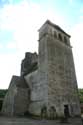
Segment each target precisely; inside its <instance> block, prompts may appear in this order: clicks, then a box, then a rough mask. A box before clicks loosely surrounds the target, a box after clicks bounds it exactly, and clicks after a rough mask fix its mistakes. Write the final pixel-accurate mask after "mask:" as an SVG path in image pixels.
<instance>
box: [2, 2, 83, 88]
mask: <svg viewBox="0 0 83 125" xmlns="http://www.w3.org/2000/svg"><path fill="white" fill-rule="evenodd" d="M70 4H72V1H71V0H70ZM80 13H82V14H83V10H82V9H81V10H80ZM47 19H49V20H51V21H52V22H53V23H55V24H57V25H59V26H61V27H62V28H63V29H64V30H65V31H67V32H68V33H69V34H70V35H71V44H72V46H73V53H74V62H75V67H76V75H77V81H78V86H79V87H80V88H83V79H82V74H83V70H82V69H83V66H82V64H83V58H82V54H83V49H82V47H83V42H82V41H83V37H82V34H83V16H82V15H81V16H80V21H79V22H78V23H76V24H75V25H74V26H72V27H70V24H68V22H67V21H66V19H65V17H64V15H61V14H60V12H58V13H57V12H56V11H55V10H54V9H53V8H51V7H50V8H49V7H48V9H46V10H45V8H43V9H42V6H41V5H40V4H38V3H35V2H30V1H28V2H27V1H26V0H23V1H22V2H20V3H19V4H7V5H5V6H4V7H3V8H2V9H1V10H0V30H1V31H7V30H8V31H12V32H13V39H12V40H11V41H8V42H6V43H2V42H1V41H0V88H8V86H9V83H10V80H11V77H12V75H19V74H20V64H21V60H22V59H23V58H24V56H25V55H24V53H25V52H28V51H30V52H34V51H38V41H37V40H38V29H39V28H40V27H41V25H42V24H43V23H44V22H45V21H46V20H47ZM3 50H4V51H3ZM7 50H8V51H7Z"/></svg>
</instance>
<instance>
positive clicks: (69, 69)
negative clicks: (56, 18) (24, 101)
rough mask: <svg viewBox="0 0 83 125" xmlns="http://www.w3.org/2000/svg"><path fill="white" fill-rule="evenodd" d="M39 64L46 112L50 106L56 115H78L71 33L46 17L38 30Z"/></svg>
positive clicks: (78, 106) (78, 107)
mask: <svg viewBox="0 0 83 125" xmlns="http://www.w3.org/2000/svg"><path fill="white" fill-rule="evenodd" d="M38 66H39V74H40V82H39V84H41V86H42V88H43V89H42V93H43V94H42V95H43V96H42V99H43V103H45V104H44V105H46V107H47V110H48V115H49V111H50V109H51V108H52V107H53V108H54V109H55V111H56V113H57V114H58V116H63V115H65V110H66V112H67V114H68V115H70V116H77V115H80V105H79V98H78V87H77V80H76V74H75V67H74V61H73V54H72V47H71V44H70V35H68V34H67V33H66V32H65V31H64V30H62V29H61V28H60V27H59V26H57V25H55V24H53V23H52V22H50V21H49V20H47V21H46V22H45V23H44V24H43V26H42V27H41V28H40V29H39V61H38Z"/></svg>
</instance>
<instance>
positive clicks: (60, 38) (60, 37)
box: [58, 33, 62, 41]
mask: <svg viewBox="0 0 83 125" xmlns="http://www.w3.org/2000/svg"><path fill="white" fill-rule="evenodd" d="M58 38H59V40H61V41H62V35H61V34H60V33H59V35H58Z"/></svg>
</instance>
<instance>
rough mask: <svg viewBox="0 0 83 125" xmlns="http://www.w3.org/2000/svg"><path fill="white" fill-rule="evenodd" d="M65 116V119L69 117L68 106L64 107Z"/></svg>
mask: <svg viewBox="0 0 83 125" xmlns="http://www.w3.org/2000/svg"><path fill="white" fill-rule="evenodd" d="M64 115H65V117H69V116H70V114H69V106H68V105H64Z"/></svg>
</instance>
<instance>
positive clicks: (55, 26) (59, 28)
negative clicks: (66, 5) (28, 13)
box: [43, 20, 71, 37]
mask: <svg viewBox="0 0 83 125" xmlns="http://www.w3.org/2000/svg"><path fill="white" fill-rule="evenodd" d="M45 24H49V25H51V26H52V27H54V28H55V29H57V30H60V31H61V32H62V33H64V34H65V35H67V36H68V37H71V36H70V35H69V34H67V33H66V32H65V31H64V30H63V29H61V27H59V26H58V25H56V24H54V23H52V22H51V21H50V20H47V21H46V22H45V23H44V24H43V25H45Z"/></svg>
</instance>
